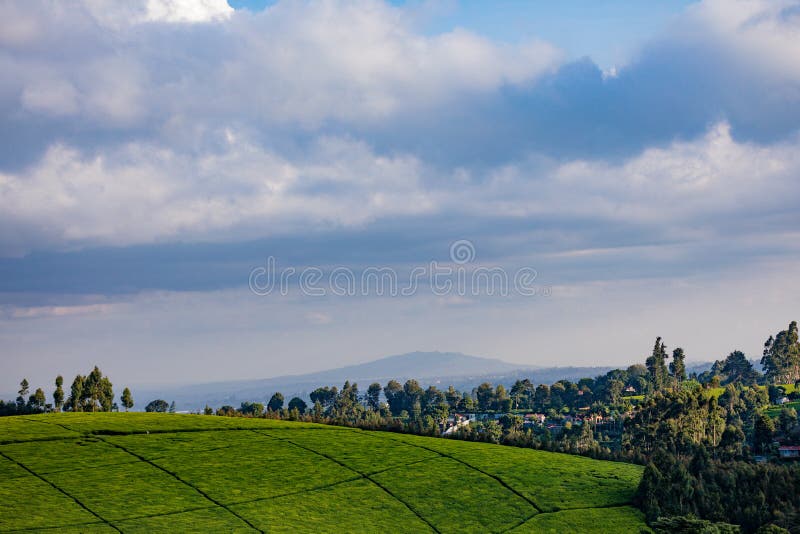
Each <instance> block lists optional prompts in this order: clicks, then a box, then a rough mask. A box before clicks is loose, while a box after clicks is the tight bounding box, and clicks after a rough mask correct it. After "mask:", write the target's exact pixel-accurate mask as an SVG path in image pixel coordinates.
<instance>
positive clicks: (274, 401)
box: [267, 392, 283, 412]
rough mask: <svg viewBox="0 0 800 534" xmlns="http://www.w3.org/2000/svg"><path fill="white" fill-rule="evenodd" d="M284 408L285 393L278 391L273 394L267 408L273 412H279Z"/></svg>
mask: <svg viewBox="0 0 800 534" xmlns="http://www.w3.org/2000/svg"><path fill="white" fill-rule="evenodd" d="M282 408H283V393H281V392H277V393H274V394H273V395H272V397H271V398H270V399H269V402H268V403H267V409H268V410H269V411H271V412H278V411H280V410H281V409H282Z"/></svg>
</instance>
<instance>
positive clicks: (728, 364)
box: [722, 350, 759, 384]
mask: <svg viewBox="0 0 800 534" xmlns="http://www.w3.org/2000/svg"><path fill="white" fill-rule="evenodd" d="M722 374H723V375H724V376H725V383H731V382H742V383H745V384H755V383H756V382H757V380H758V376H759V375H758V372H757V371H756V370H755V369H753V364H752V363H750V361H749V360H748V359H747V356H745V355H744V353H743V352H742V351H739V350H735V351H733V352H731V353H730V354H729V355H728V357H727V358H725V361H724V362H723V364H722Z"/></svg>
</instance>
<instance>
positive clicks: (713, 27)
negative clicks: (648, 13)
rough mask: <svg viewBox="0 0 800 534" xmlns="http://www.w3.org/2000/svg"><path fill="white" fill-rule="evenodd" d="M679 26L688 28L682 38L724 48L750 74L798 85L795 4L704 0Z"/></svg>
mask: <svg viewBox="0 0 800 534" xmlns="http://www.w3.org/2000/svg"><path fill="white" fill-rule="evenodd" d="M681 22H682V23H683V24H687V25H688V32H686V33H684V35H686V34H689V35H690V36H691V38H693V39H695V38H699V39H702V40H704V41H706V42H709V43H716V44H717V45H718V46H723V47H726V48H727V49H728V51H729V53H730V54H731V55H732V56H735V58H736V60H737V61H747V62H748V63H749V67H750V68H751V69H752V71H751V72H752V74H755V73H756V72H758V73H761V74H762V75H769V76H771V77H773V78H778V79H788V80H791V81H792V82H794V83H798V82H800V2H798V1H797V0H736V1H735V2H732V1H731V0H704V1H703V2H700V3H698V4H695V5H693V6H691V7H690V8H689V9H688V10H687V13H686V17H684V18H683V19H682V20H681ZM796 96H797V95H796Z"/></svg>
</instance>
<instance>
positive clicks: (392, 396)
mask: <svg viewBox="0 0 800 534" xmlns="http://www.w3.org/2000/svg"><path fill="white" fill-rule="evenodd" d="M383 394H384V396H385V397H386V402H387V403H388V404H389V410H390V411H391V412H392V415H393V416H395V417H397V416H399V415H400V412H402V411H403V386H401V385H400V382H398V381H397V380H389V382H388V383H387V384H386V387H385V388H383Z"/></svg>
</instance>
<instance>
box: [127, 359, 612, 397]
mask: <svg viewBox="0 0 800 534" xmlns="http://www.w3.org/2000/svg"><path fill="white" fill-rule="evenodd" d="M610 369H612V368H611V367H605V366H601V367H548V368H546V367H539V366H526V365H524V364H516V363H510V362H505V361H502V360H497V359H493V358H484V357H480V356H472V355H468V354H462V353H459V352H438V351H433V352H421V351H417V352H409V353H406V354H398V355H394V356H387V357H385V358H381V359H378V360H373V361H370V362H365V363H361V364H355V365H348V366H345V367H340V368H337V369H328V370H324V371H317V372H312V373H307V374H302V375H288V376H279V377H274V378H266V379H257V380H235V381H226V382H215V383H207V384H195V385H188V386H163V387H154V386H150V387H136V388H132V390H133V394H134V398H135V399H137V405H138V406H137V407H141V406H144V405H145V404H147V402H149V401H150V400H152V399H155V398H162V399H165V400H167V401H173V400H174V401H175V402H176V405H177V407H178V409H179V410H199V409H202V408H203V407H204V406H205V405H206V404H208V405H209V406H212V407H219V406H221V405H224V404H229V405H231V406H236V407H238V406H239V404H241V403H242V402H244V401H259V402H264V401H265V400H266V399H268V398H269V396H270V395H271V394H272V393H274V392H276V391H280V392H281V393H283V394H284V396H285V397H286V399H287V400H288V399H289V398H291V397H293V396H300V397H304V398H306V399H307V398H308V394H309V393H310V392H311V391H313V390H314V389H316V388H318V387H322V386H334V385H335V386H338V387H341V385H342V384H343V383H344V382H345V381H350V382H351V383H352V382H356V383H358V384H359V386H360V389H363V390H365V389H366V387H367V386H368V385H369V384H370V383H372V382H380V383H381V385H385V384H386V382H387V381H389V380H392V379H393V380H398V381H400V382H401V383H402V382H404V381H406V380H408V379H411V378H413V379H416V380H418V381H419V382H420V384H421V385H422V386H423V387H427V386H428V385H436V386H437V387H447V386H449V385H453V386H454V387H456V388H457V389H460V390H471V389H472V388H473V387H476V386H478V385H479V384H480V383H481V382H484V381H490V382H492V383H493V384H505V385H510V384H512V383H513V382H514V381H515V380H517V379H522V378H529V379H530V380H531V381H534V382H536V383H548V384H549V383H552V382H555V381H557V380H561V379H567V380H578V379H580V378H584V377H594V376H597V375H600V374H604V373H606V372H608V371H609V370H610Z"/></svg>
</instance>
